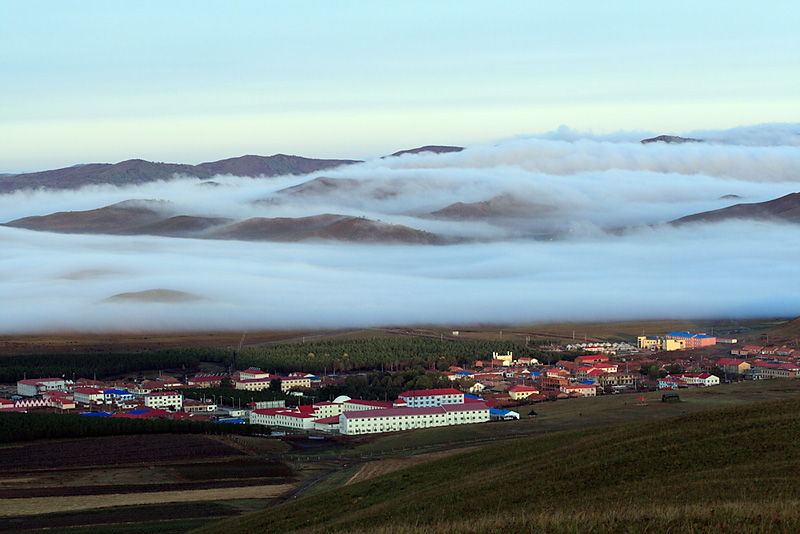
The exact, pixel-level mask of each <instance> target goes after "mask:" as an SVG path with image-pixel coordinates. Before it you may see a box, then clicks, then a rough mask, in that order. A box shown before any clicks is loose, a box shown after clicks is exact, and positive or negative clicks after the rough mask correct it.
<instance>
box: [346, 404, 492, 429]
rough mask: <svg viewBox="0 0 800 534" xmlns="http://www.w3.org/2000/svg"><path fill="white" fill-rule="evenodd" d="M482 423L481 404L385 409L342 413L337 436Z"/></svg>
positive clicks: (486, 411) (486, 415)
mask: <svg viewBox="0 0 800 534" xmlns="http://www.w3.org/2000/svg"><path fill="white" fill-rule="evenodd" d="M486 421H489V407H488V406H487V405H486V404H484V403H469V404H442V405H439V406H428V407H424V408H388V409H385V410H366V411H363V410H362V411H358V412H343V413H342V415H340V416H339V432H341V433H342V434H347V435H353V434H376V433H380V432H399V431H401V430H413V429H416V428H432V427H440V426H450V425H463V424H471V423H483V422H486Z"/></svg>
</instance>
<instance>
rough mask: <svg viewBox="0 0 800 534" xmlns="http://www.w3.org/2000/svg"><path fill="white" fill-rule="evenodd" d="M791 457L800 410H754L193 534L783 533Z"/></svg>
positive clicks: (549, 448)
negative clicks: (370, 533)
mask: <svg viewBox="0 0 800 534" xmlns="http://www.w3.org/2000/svg"><path fill="white" fill-rule="evenodd" d="M775 384H776V385H772V388H773V393H772V394H771V395H776V396H777V395H779V392H778V391H777V389H778V388H779V386H780V385H781V383H775ZM782 385H784V386H786V387H790V386H793V384H788V383H783V384H782ZM766 396H767V397H769V396H770V394H767V395H766ZM555 404H556V405H557V404H559V403H555ZM564 404H568V403H567V402H564ZM720 404H725V403H724V402H721V403H720ZM689 405H690V403H685V404H684V406H685V407H688V406H689ZM641 408H642V409H643V410H644V409H647V407H641ZM799 446H800V399H796V398H795V399H788V400H778V401H765V402H756V403H752V404H745V405H741V406H733V407H727V408H721V409H715V410H709V411H701V412H697V413H686V414H685V415H682V416H678V417H674V418H667V419H661V420H652V421H645V422H638V423H627V424H617V425H612V426H601V427H594V428H588V429H582V430H573V431H566V432H556V433H552V434H547V435H542V436H534V437H527V438H518V439H514V440H510V441H503V442H500V443H495V444H490V445H485V446H481V447H478V448H473V449H471V450H469V451H466V452H463V453H460V454H456V455H450V456H447V457H444V458H441V459H438V460H433V461H431V462H427V463H424V464H421V465H418V466H413V467H409V468H407V469H402V470H400V471H396V472H392V473H388V474H385V475H383V476H377V477H375V478H370V479H368V480H365V481H363V482H356V483H354V484H350V485H347V486H344V487H340V488H338V489H336V490H335V491H328V492H324V493H320V494H317V495H314V496H310V497H301V498H298V499H296V500H293V501H292V502H287V503H285V504H283V505H281V506H280V507H277V508H273V509H270V510H265V511H262V512H256V513H254V514H250V515H246V516H242V517H239V518H235V519H230V520H226V521H223V522H221V523H219V524H216V525H213V526H211V527H209V528H206V529H200V530H198V531H197V532H226V533H241V532H303V533H315V532H348V533H350V532H385V533H398V534H401V533H432V532H476V533H478V532H589V531H591V532H643V531H646V532H719V531H727V532H772V531H783V532H796V531H798V530H800V508H798V504H800V478H798V477H800V457H798V456H797V451H798V447H799Z"/></svg>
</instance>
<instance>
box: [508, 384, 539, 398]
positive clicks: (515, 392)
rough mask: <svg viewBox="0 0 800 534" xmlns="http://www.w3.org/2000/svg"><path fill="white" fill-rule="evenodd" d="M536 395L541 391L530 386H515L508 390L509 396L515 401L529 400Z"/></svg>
mask: <svg viewBox="0 0 800 534" xmlns="http://www.w3.org/2000/svg"><path fill="white" fill-rule="evenodd" d="M534 393H539V390H538V389H536V388H532V387H529V386H514V387H512V388H511V389H509V390H508V394H509V396H510V397H511V398H512V399H514V400H523V399H527V398H528V397H530V396H531V395H533V394H534Z"/></svg>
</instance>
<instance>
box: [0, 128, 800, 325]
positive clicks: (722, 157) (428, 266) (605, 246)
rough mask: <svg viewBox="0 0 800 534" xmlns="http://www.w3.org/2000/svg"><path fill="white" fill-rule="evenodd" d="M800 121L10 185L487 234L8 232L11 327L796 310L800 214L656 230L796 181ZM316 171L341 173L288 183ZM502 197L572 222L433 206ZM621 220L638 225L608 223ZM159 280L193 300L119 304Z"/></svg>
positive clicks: (70, 195) (4, 254) (499, 319)
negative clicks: (538, 223)
mask: <svg viewBox="0 0 800 534" xmlns="http://www.w3.org/2000/svg"><path fill="white" fill-rule="evenodd" d="M798 131H800V127H798V125H777V126H775V125H767V126H759V127H755V128H751V129H750V130H748V129H736V130H732V131H728V132H705V133H703V135H700V134H692V136H694V137H701V138H704V139H708V140H709V141H713V142H709V143H692V144H683V145H667V144H663V143H655V144H648V145H642V144H640V143H639V142H638V140H639V139H641V138H642V136H639V135H637V134H624V133H620V134H615V135H614V136H607V137H606V138H601V137H598V136H591V135H584V134H580V133H575V132H571V131H566V130H562V131H560V132H556V133H554V134H551V135H549V136H543V137H547V138H542V137H540V138H531V139H518V140H513V141H508V142H505V143H501V144H499V145H497V146H493V147H474V148H469V149H467V150H464V151H463V152H461V153H452V154H443V155H433V154H422V155H409V156H403V157H400V158H390V159H382V160H374V161H368V162H366V163H364V164H361V165H356V166H350V167H343V168H340V169H336V170H331V171H329V172H323V173H319V174H315V175H311V176H304V177H297V176H288V177H278V178H263V179H251V178H239V177H232V176H218V177H215V178H214V180H213V181H214V183H216V184H219V185H216V186H212V185H207V184H205V185H203V184H201V183H199V182H198V181H197V180H196V179H191V178H188V179H178V180H173V181H168V182H158V183H152V184H147V185H143V186H138V187H127V188H116V187H111V186H98V187H91V188H84V189H81V190H79V191H60V192H50V191H37V192H30V191H28V192H17V193H13V194H8V195H0V222H8V221H11V220H14V219H17V218H20V217H25V216H30V215H46V214H49V213H53V212H57V211H76V210H86V209H94V208H99V207H103V206H107V205H109V204H113V203H116V202H121V201H124V200H129V199H158V200H165V201H168V202H169V204H168V206H169V207H168V209H170V210H174V211H175V212H176V213H180V214H189V215H203V216H215V217H231V218H235V219H244V218H248V217H255V216H260V217H299V216H306V215H316V214H319V213H341V214H346V215H356V216H361V215H363V216H366V217H368V218H373V219H381V220H383V221H387V222H394V223H398V224H405V225H408V226H412V227H414V228H419V229H422V230H428V231H432V232H438V233H445V234H452V235H465V236H467V237H473V238H478V239H480V240H482V241H480V242H477V243H472V244H463V245H451V246H441V247H439V246H406V245H359V244H342V243H332V242H327V243H320V242H303V243H296V244H278V243H266V242H238V241H205V240H198V239H177V238H161V237H150V236H137V237H117V236H91V235H65V234H52V233H43V232H32V231H28V230H20V229H14V228H4V227H0V295H2V297H0V299H2V307H0V331H2V332H4V333H13V332H37V331H58V330H82V331H106V330H130V331H133V330H143V329H147V330H174V329H189V330H198V329H233V330H252V329H258V328H263V329H269V328H297V327H304V328H329V327H350V326H352V327H361V326H370V325H396V324H409V323H441V324H447V325H452V326H454V327H458V326H459V325H467V324H475V323H525V322H534V321H551V320H607V319H630V318H662V317H676V318H679V317H697V318H699V317H752V316H796V315H800V289H798V287H800V286H798V284H797V280H798V278H799V277H800V262H798V261H797V258H800V239H798V237H800V227H798V226H796V225H788V224H778V223H769V222H753V221H731V222H726V223H717V224H693V225H687V226H685V227H681V228H671V227H664V226H655V227H649V226H648V225H658V224H660V223H664V222H667V221H670V220H673V219H676V218H679V217H682V216H685V215H689V214H692V213H697V212H699V211H705V210H710V209H718V208H721V207H725V206H729V205H731V204H734V203H738V202H761V201H765V200H770V199H774V198H777V197H780V196H783V195H786V194H788V193H793V192H798V191H800V173H799V172H798V169H800V148H798V144H794V145H792V144H791V142H792V141H794V140H795V139H797V138H798V136H797V133H796V132H798ZM748 135H749V137H748ZM320 176H325V177H328V178H331V179H332V180H333V182H337V181H342V183H344V181H346V183H347V184H348V185H347V187H334V188H323V189H321V190H319V192H315V191H317V189H312V190H311V191H310V192H309V191H308V190H307V191H306V192H305V193H303V194H297V193H296V192H295V193H291V192H286V191H285V190H286V189H287V188H289V187H292V186H297V185H301V184H304V183H306V182H308V181H310V180H313V179H314V178H317V177H320ZM504 194H506V195H512V196H513V197H514V198H515V199H516V200H519V201H522V202H524V203H526V205H532V206H539V207H540V209H536V210H532V212H531V213H530V217H529V218H530V219H536V220H539V219H541V220H542V221H548V224H555V225H556V226H558V228H559V229H571V230H573V231H572V232H569V233H568V234H567V235H568V236H569V237H567V238H565V239H561V240H554V241H543V240H530V239H523V238H522V237H524V235H525V231H524V229H523V228H520V226H519V225H524V224H527V222H526V221H520V220H519V219H515V220H514V221H511V222H509V221H504V220H495V219H488V220H472V221H453V220H436V219H431V218H429V217H428V216H427V215H428V214H430V213H431V212H433V211H436V210H440V209H442V208H445V207H447V206H449V205H451V204H454V203H456V202H462V203H471V202H481V201H486V200H489V199H491V198H494V197H497V196H499V195H504ZM726 195H737V196H738V197H739V198H736V199H730V198H727V199H726V198H722V197H724V196H726ZM553 221H556V222H555V223H553ZM530 224H534V223H530ZM542 224H544V223H542ZM620 227H625V228H631V230H629V231H628V232H627V233H625V234H623V235H616V234H614V233H610V232H607V230H609V229H618V228H620ZM153 290H166V292H159V293H157V294H158V295H162V296H163V295H171V294H178V293H172V292H181V293H180V294H181V295H187V296H188V297H186V298H181V299H175V301H174V302H173V301H170V299H169V298H161V299H154V300H153V301H149V300H147V298H146V297H147V295H152V294H156V293H143V294H142V295H144V297H145V298H123V299H112V300H111V301H109V300H107V299H109V298H110V297H113V296H114V295H119V294H123V293H127V294H137V293H139V292H147V291H150V292H152V291H153Z"/></svg>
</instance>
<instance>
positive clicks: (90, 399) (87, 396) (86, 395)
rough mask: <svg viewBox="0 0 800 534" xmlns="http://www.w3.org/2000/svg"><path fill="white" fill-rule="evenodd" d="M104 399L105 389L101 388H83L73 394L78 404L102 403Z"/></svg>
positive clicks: (76, 389)
mask: <svg viewBox="0 0 800 534" xmlns="http://www.w3.org/2000/svg"><path fill="white" fill-rule="evenodd" d="M104 389H105V388H104ZM103 398H104V395H103V389H100V388H93V387H82V388H75V390H74V391H73V392H72V399H73V400H74V401H75V402H76V403H78V404H92V403H95V404H96V403H98V402H100V401H102V400H103Z"/></svg>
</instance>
